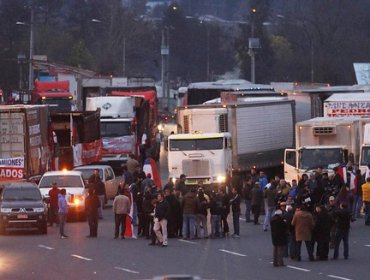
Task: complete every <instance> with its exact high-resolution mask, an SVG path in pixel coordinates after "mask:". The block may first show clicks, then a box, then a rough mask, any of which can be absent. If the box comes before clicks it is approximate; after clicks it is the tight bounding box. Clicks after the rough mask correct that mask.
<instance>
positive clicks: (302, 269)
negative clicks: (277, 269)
mask: <svg viewBox="0 0 370 280" xmlns="http://www.w3.org/2000/svg"><path fill="white" fill-rule="evenodd" d="M287 267H289V268H292V269H296V270H300V271H304V272H310V271H311V270H309V269H305V268H301V267H296V266H292V265H287Z"/></svg>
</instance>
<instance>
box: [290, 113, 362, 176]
mask: <svg viewBox="0 0 370 280" xmlns="http://www.w3.org/2000/svg"><path fill="white" fill-rule="evenodd" d="M359 122H360V118H358V117H341V118H328V117H322V118H314V119H310V120H307V121H303V122H299V123H297V124H296V148H295V149H286V150H285V155H284V177H285V179H286V180H287V181H289V182H291V180H293V179H296V180H299V179H300V178H301V176H302V174H304V173H306V174H307V173H311V172H313V171H315V170H316V169H317V168H318V167H321V168H323V169H325V170H327V171H328V172H329V173H331V172H332V170H333V168H334V167H336V166H339V165H346V164H347V163H351V164H353V165H358V164H359V157H360V137H359V134H360V132H359V128H360V125H359Z"/></svg>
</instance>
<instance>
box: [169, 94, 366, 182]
mask: <svg viewBox="0 0 370 280" xmlns="http://www.w3.org/2000/svg"><path fill="white" fill-rule="evenodd" d="M202 90H204V89H202ZM289 99H290V100H289ZM323 108H324V110H322V112H323V114H324V116H323V117H317V118H313V119H309V120H304V121H300V122H297V123H296V122H295V119H296V118H297V114H299V112H296V111H295V102H294V100H291V98H288V97H287V96H285V95H281V94H279V93H275V95H274V94H272V93H271V92H268V93H263V92H262V91H259V92H258V93H257V91H256V90H255V89H251V90H249V91H248V90H244V91H242V92H240V91H234V92H223V93H220V98H218V99H216V100H213V101H208V102H205V103H203V104H199V105H189V106H184V107H178V108H177V125H178V132H179V134H175V135H170V136H169V137H168V143H167V144H168V168H169V176H171V177H174V178H179V176H180V175H181V174H186V175H187V183H188V184H189V185H190V184H197V183H198V182H199V181H203V182H204V183H205V184H209V185H225V184H226V183H227V182H228V181H229V180H230V179H231V180H234V178H240V175H243V173H246V172H249V170H250V169H251V168H256V169H264V170H270V171H273V172H279V173H280V172H284V177H285V179H286V180H288V181H291V180H293V179H296V180H299V179H300V178H301V176H302V174H303V173H311V172H313V171H314V170H316V169H317V168H318V167H322V168H324V169H326V170H327V171H328V172H329V173H332V172H333V168H334V167H336V166H339V165H341V166H344V165H347V164H348V163H350V164H352V165H353V166H357V167H359V168H360V169H361V170H362V172H365V171H366V170H367V165H368V164H370V118H367V117H370V93H346V94H333V95H331V97H330V98H329V99H327V100H326V101H324V104H323ZM292 147H294V148H292Z"/></svg>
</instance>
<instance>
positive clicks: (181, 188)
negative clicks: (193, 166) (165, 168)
mask: <svg viewBox="0 0 370 280" xmlns="http://www.w3.org/2000/svg"><path fill="white" fill-rule="evenodd" d="M185 181H186V175H185V174H181V175H180V180H179V181H178V182H177V184H176V186H175V188H176V190H179V191H180V192H181V195H182V196H185V194H186V193H187V192H188V187H187V186H186V185H185Z"/></svg>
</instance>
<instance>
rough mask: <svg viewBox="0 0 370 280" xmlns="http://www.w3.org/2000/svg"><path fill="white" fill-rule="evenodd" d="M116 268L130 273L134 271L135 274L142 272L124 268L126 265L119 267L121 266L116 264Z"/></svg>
mask: <svg viewBox="0 0 370 280" xmlns="http://www.w3.org/2000/svg"><path fill="white" fill-rule="evenodd" d="M114 268H115V269H118V270H122V271H126V272H129V273H134V274H139V273H140V272H138V271H135V270H131V269H128V268H124V267H119V266H115V267H114Z"/></svg>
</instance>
